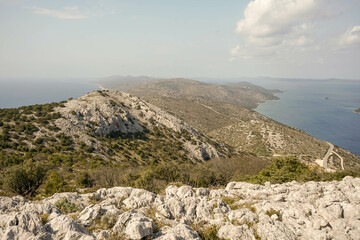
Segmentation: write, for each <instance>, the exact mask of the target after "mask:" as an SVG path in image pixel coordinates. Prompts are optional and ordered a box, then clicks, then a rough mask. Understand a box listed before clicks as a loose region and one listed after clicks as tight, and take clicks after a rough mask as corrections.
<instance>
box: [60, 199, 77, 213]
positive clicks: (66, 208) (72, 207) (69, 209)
mask: <svg viewBox="0 0 360 240" xmlns="http://www.w3.org/2000/svg"><path fill="white" fill-rule="evenodd" d="M55 206H56V207H57V208H59V209H60V210H61V211H63V212H65V213H73V212H76V211H78V210H79V207H78V206H77V205H76V204H75V203H71V202H69V201H68V200H67V198H65V197H64V198H63V199H61V200H59V201H57V202H56V203H55Z"/></svg>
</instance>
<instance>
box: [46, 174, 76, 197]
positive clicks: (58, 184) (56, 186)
mask: <svg viewBox="0 0 360 240" xmlns="http://www.w3.org/2000/svg"><path fill="white" fill-rule="evenodd" d="M72 190H74V189H73V188H71V187H70V186H69V185H68V183H67V182H66V181H64V179H63V177H62V176H60V174H58V173H57V172H52V173H51V174H50V175H49V176H48V178H47V181H46V184H45V195H47V196H50V195H53V194H54V193H57V192H70V191H72Z"/></svg>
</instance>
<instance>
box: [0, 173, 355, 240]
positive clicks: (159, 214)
mask: <svg viewBox="0 0 360 240" xmlns="http://www.w3.org/2000/svg"><path fill="white" fill-rule="evenodd" d="M359 224H360V179H359V178H352V177H346V178H344V179H343V180H342V181H339V182H338V181H332V182H307V183H298V182H295V181H293V182H289V183H285V184H270V183H269V182H267V183H265V185H255V184H249V183H243V182H231V183H229V184H228V185H227V186H226V188H223V189H207V188H192V187H190V186H180V187H179V186H169V187H167V188H166V191H165V193H164V194H158V195H155V194H154V193H151V192H148V191H145V190H142V189H135V188H130V187H115V188H109V189H105V188H103V189H99V190H97V191H96V192H93V193H85V194H78V193H57V194H55V195H53V196H51V197H49V198H45V199H42V200H38V201H28V200H26V199H24V198H22V197H20V196H17V197H12V198H8V197H0V238H1V239H89V240H90V239H269V240H272V239H273V240H279V239H359V236H360V229H359Z"/></svg>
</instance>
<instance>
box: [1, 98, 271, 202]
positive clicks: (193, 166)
mask: <svg viewBox="0 0 360 240" xmlns="http://www.w3.org/2000/svg"><path fill="white" fill-rule="evenodd" d="M0 134H1V135H0V136H1V138H0V175H1V179H2V180H1V181H0V187H1V189H2V192H3V194H13V193H15V194H22V195H30V196H35V195H36V194H39V193H41V194H45V195H49V194H51V193H54V192H57V191H69V190H74V189H75V187H80V186H85V187H92V186H94V187H96V188H98V187H111V186H116V185H130V186H137V187H143V188H146V189H149V190H152V191H157V190H159V189H160V188H162V187H164V186H166V185H167V184H168V183H169V182H171V181H182V182H187V183H188V184H192V185H194V186H207V185H209V184H210V185H217V184H224V183H225V182H226V181H227V180H229V179H230V178H231V176H232V175H231V174H230V175H229V176H226V177H225V176H224V175H222V174H219V173H218V171H215V170H214V169H209V168H210V166H209V164H205V161H209V160H211V159H214V161H215V160H216V161H221V159H228V157H230V156H231V157H232V158H231V159H232V160H229V163H231V164H235V165H239V164H243V163H244V161H248V160H249V161H251V162H252V163H251V164H250V165H249V166H252V167H250V169H249V168H244V169H247V170H245V172H246V171H247V173H252V174H253V173H256V172H258V171H260V170H261V169H262V168H263V167H264V166H266V163H267V162H268V161H267V160H266V159H261V158H257V157H255V156H251V155H249V154H241V155H239V154H236V153H234V152H232V151H231V149H230V148H228V147H226V146H225V144H219V143H217V142H216V141H214V140H212V139H210V138H209V137H207V136H206V135H204V134H203V133H201V132H200V131H198V130H196V129H195V128H193V127H191V126H190V125H188V124H187V123H185V122H184V121H183V120H180V119H178V118H176V117H175V116H173V115H172V114H170V113H167V112H166V111H163V110H161V109H160V108H159V107H157V106H155V105H153V104H151V103H148V102H145V101H143V100H141V99H139V98H138V97H135V96H132V95H130V94H128V93H121V92H116V91H96V92H92V93H89V94H87V95H85V96H83V97H80V98H78V99H69V100H68V101H63V102H60V103H51V104H45V105H33V106H25V107H20V108H16V109H1V110H0ZM210 162H212V161H210ZM251 168H253V169H251ZM171 171H172V172H171ZM46 172H47V174H45V173H46ZM33 173H34V175H33ZM43 173H44V174H43ZM118 173H121V174H120V175H119V174H118ZM20 176H22V177H20ZM20 178H21V179H23V180H24V181H25V182H23V183H22V182H21V181H17V180H16V179H20ZM14 184H15V185H16V184H17V185H16V186H15V185H14ZM23 186H27V187H23ZM9 191H10V192H9Z"/></svg>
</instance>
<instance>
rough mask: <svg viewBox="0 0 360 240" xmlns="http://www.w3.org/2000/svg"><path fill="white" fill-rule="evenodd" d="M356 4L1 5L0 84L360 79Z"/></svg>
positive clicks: (89, 1)
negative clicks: (122, 78) (114, 78)
mask: <svg viewBox="0 0 360 240" xmlns="http://www.w3.org/2000/svg"><path fill="white" fill-rule="evenodd" d="M359 13H360V0H251V1H249V0H226V1H224V0H196V1H194V0H171V1H169V0H151V1H149V0H71V1H70V0H51V1H49V0H0V79H13V78H97V77H107V76H111V75H134V76H141V75H146V76H153V77H189V78H195V77H197V78H200V77H208V78H237V77H264V76H267V77H290V78H346V79H360V14H359Z"/></svg>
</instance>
